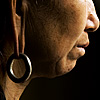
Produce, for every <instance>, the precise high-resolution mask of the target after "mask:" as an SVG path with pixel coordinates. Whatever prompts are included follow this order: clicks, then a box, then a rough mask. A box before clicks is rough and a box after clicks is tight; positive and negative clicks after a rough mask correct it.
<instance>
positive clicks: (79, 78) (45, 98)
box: [21, 0, 100, 100]
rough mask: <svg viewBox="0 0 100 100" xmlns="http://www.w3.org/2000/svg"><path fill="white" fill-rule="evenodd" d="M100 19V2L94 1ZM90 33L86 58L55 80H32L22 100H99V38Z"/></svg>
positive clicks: (99, 30)
mask: <svg viewBox="0 0 100 100" xmlns="http://www.w3.org/2000/svg"><path fill="white" fill-rule="evenodd" d="M94 2H95V6H96V10H97V14H98V16H99V18H100V0H94ZM99 33H100V28H99V29H98V30H97V31H96V32H95V33H89V37H90V45H89V47H88V48H87V49H86V54H85V56H84V57H82V58H80V59H79V60H78V62H77V65H76V67H75V68H74V69H73V70H72V71H71V72H70V73H68V74H66V75H64V76H61V77H58V78H55V79H46V78H37V79H34V80H32V82H31V83H30V85H29V86H28V87H27V88H26V90H25V92H24V93H23V95H22V97H21V100H91V99H92V100H97V95H96V94H97V67H98V65H97V58H96V57H97V55H98V52H97V48H98V47H97V46H98V44H97V40H98V39H97V37H98V36H99Z"/></svg>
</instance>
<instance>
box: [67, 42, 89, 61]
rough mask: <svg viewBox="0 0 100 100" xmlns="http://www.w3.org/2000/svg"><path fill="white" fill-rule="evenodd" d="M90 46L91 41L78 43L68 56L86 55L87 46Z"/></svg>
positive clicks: (72, 57) (75, 57) (78, 56)
mask: <svg viewBox="0 0 100 100" xmlns="http://www.w3.org/2000/svg"><path fill="white" fill-rule="evenodd" d="M88 46H89V42H87V43H85V44H79V43H78V44H77V45H75V46H74V48H73V49H72V50H71V51H70V53H69V55H68V57H69V59H73V60H75V59H78V58H80V57H82V56H84V54H85V48H86V47H88Z"/></svg>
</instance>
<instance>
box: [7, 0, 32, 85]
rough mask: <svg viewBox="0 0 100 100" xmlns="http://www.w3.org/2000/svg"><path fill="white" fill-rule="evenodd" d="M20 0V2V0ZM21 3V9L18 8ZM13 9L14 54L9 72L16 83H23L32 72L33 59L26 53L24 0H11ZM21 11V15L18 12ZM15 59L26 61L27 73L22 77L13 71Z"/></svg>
mask: <svg viewBox="0 0 100 100" xmlns="http://www.w3.org/2000/svg"><path fill="white" fill-rule="evenodd" d="M18 1H20V2H18ZM17 3H20V8H19V9H20V10H18V9H17V6H16V5H18V4H17ZM10 8H11V9H10V10H11V24H12V32H13V36H14V54H12V55H11V56H10V57H9V59H8V62H7V74H8V76H9V78H10V79H11V80H12V81H13V82H15V83H21V82H25V81H27V80H28V79H29V78H30V76H31V73H32V65H31V61H30V59H29V58H28V56H27V55H25V54H24V48H25V16H26V7H25V6H24V5H23V3H22V0H17V2H16V0H11V2H10ZM16 11H17V12H18V11H19V12H20V15H18V14H19V13H18V14H17V12H16ZM14 59H22V60H23V61H24V63H25V68H26V71H25V74H24V75H23V76H22V77H21V78H17V77H16V76H15V74H14V72H13V68H12V66H13V61H14Z"/></svg>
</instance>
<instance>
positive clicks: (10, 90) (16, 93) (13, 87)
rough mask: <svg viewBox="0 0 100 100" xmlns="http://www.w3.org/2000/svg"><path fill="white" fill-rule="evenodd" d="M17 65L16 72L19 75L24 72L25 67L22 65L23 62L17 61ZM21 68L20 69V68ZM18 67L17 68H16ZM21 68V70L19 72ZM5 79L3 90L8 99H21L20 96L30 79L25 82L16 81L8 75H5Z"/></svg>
mask: <svg viewBox="0 0 100 100" xmlns="http://www.w3.org/2000/svg"><path fill="white" fill-rule="evenodd" d="M15 65H17V67H16V66H15V67H14V68H15V73H16V74H18V75H19V76H20V75H21V74H22V73H24V67H21V65H22V64H19V63H16V64H15ZM18 67H19V68H21V69H19V68H18ZM16 68H17V69H16ZM19 70H20V72H18V71H19ZM4 80H5V81H3V91H4V94H5V97H6V100H19V99H20V96H21V95H22V93H23V91H24V89H25V88H26V86H27V85H28V84H29V81H30V80H29V81H27V82H24V83H14V82H13V81H12V80H11V79H10V78H9V77H8V75H6V76H5V79H4Z"/></svg>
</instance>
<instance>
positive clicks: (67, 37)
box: [25, 0, 99, 77]
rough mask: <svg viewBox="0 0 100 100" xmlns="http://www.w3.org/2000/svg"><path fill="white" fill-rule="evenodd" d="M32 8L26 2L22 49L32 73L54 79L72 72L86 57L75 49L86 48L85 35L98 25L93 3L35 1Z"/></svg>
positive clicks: (87, 39)
mask: <svg viewBox="0 0 100 100" xmlns="http://www.w3.org/2000/svg"><path fill="white" fill-rule="evenodd" d="M51 1H52V0H51ZM32 5H33V4H32V3H31V4H30V3H29V7H30V8H29V11H28V12H27V13H28V14H27V15H28V18H27V20H28V21H29V22H27V24H26V26H27V28H28V29H30V30H28V31H27V32H26V48H25V50H26V54H28V55H29V57H30V58H31V60H32V63H33V66H34V67H33V70H35V72H36V73H34V74H35V75H38V76H39V77H56V76H59V75H63V74H65V73H67V72H69V71H71V70H72V69H73V68H74V66H75V65H76V61H77V59H78V58H80V57H81V56H83V55H84V54H85V52H84V51H82V50H81V49H78V48H77V46H78V45H79V46H88V44H89V38H88V33H87V32H89V31H91V32H93V31H95V30H96V29H97V28H98V26H99V20H98V18H97V15H96V13H95V9H94V5H93V2H92V0H74V1H73V0H55V2H54V1H52V3H50V4H48V2H47V4H46V5H45V4H43V3H38V2H37V6H36V5H34V6H36V7H37V9H36V10H33V9H34V7H33V9H32V8H31V6H32ZM39 5H42V6H39ZM33 11H34V12H33ZM31 16H35V17H34V19H32V18H31ZM33 23H34V24H33ZM29 44H32V45H29Z"/></svg>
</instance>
